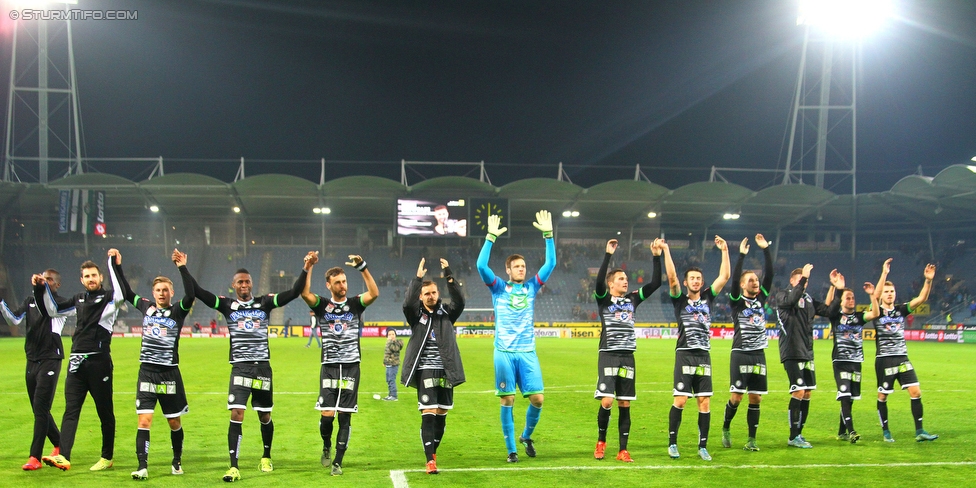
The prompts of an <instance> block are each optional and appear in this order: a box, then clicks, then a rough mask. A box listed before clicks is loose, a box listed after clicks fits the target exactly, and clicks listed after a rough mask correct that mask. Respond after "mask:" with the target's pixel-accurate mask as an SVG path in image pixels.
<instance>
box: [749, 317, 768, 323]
mask: <svg viewBox="0 0 976 488" xmlns="http://www.w3.org/2000/svg"><path fill="white" fill-rule="evenodd" d="M765 322H766V318H765V317H763V316H762V315H753V316H751V317H749V325H762V324H764V323H765Z"/></svg>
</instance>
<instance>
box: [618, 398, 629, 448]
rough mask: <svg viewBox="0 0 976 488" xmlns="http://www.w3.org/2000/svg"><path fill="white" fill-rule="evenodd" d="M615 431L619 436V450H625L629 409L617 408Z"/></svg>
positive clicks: (627, 436)
mask: <svg viewBox="0 0 976 488" xmlns="http://www.w3.org/2000/svg"><path fill="white" fill-rule="evenodd" d="M617 413H619V414H620V416H619V417H617V431H618V433H619V435H620V450H621V451H623V450H626V449H627V439H628V438H630V407H621V406H619V405H618V406H617Z"/></svg>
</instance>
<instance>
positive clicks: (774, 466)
mask: <svg viewBox="0 0 976 488" xmlns="http://www.w3.org/2000/svg"><path fill="white" fill-rule="evenodd" d="M973 465H976V461H931V462H919V463H857V464H742V465H738V466H723V465H720V464H706V465H690V466H687V465H648V466H530V467H518V468H515V467H511V468H510V467H504V468H457V469H439V471H440V472H441V473H454V472H458V473H460V472H476V471H561V470H567V471H571V470H585V471H590V470H607V469H661V470H670V469H759V468H765V469H821V468H882V467H884V468H890V467H896V468H899V467H902V468H904V467H908V468H911V467H923V466H973ZM424 472H426V471H425V470H423V469H402V470H396V471H390V478H393V474H394V473H397V475H398V476H404V479H405V478H406V476H405V474H406V473H424ZM395 481H396V480H394V486H395V487H397V488H401V487H406V486H407V485H406V484H403V485H397V484H396V483H395Z"/></svg>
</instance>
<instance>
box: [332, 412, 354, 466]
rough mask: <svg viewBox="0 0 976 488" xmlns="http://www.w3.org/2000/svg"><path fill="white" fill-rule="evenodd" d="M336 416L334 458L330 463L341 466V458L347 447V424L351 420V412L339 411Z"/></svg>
mask: <svg viewBox="0 0 976 488" xmlns="http://www.w3.org/2000/svg"><path fill="white" fill-rule="evenodd" d="M338 416H339V433H338V434H336V455H335V459H333V460H332V464H337V465H339V466H342V458H343V457H344V456H345V454H346V448H348V447H349V424H350V422H351V420H352V414H351V413H346V412H339V413H338Z"/></svg>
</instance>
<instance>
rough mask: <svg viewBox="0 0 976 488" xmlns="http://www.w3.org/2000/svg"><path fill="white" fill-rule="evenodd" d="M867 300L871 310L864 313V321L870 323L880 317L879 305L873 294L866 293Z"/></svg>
mask: <svg viewBox="0 0 976 488" xmlns="http://www.w3.org/2000/svg"><path fill="white" fill-rule="evenodd" d="M868 300H870V301H871V308H869V309H868V310H865V311H864V321H865V322H871V321H872V320H874V319H876V318H878V317H880V316H881V305H880V304H879V303H878V299H877V298H876V297H875V296H874V294H873V293H868Z"/></svg>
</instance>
